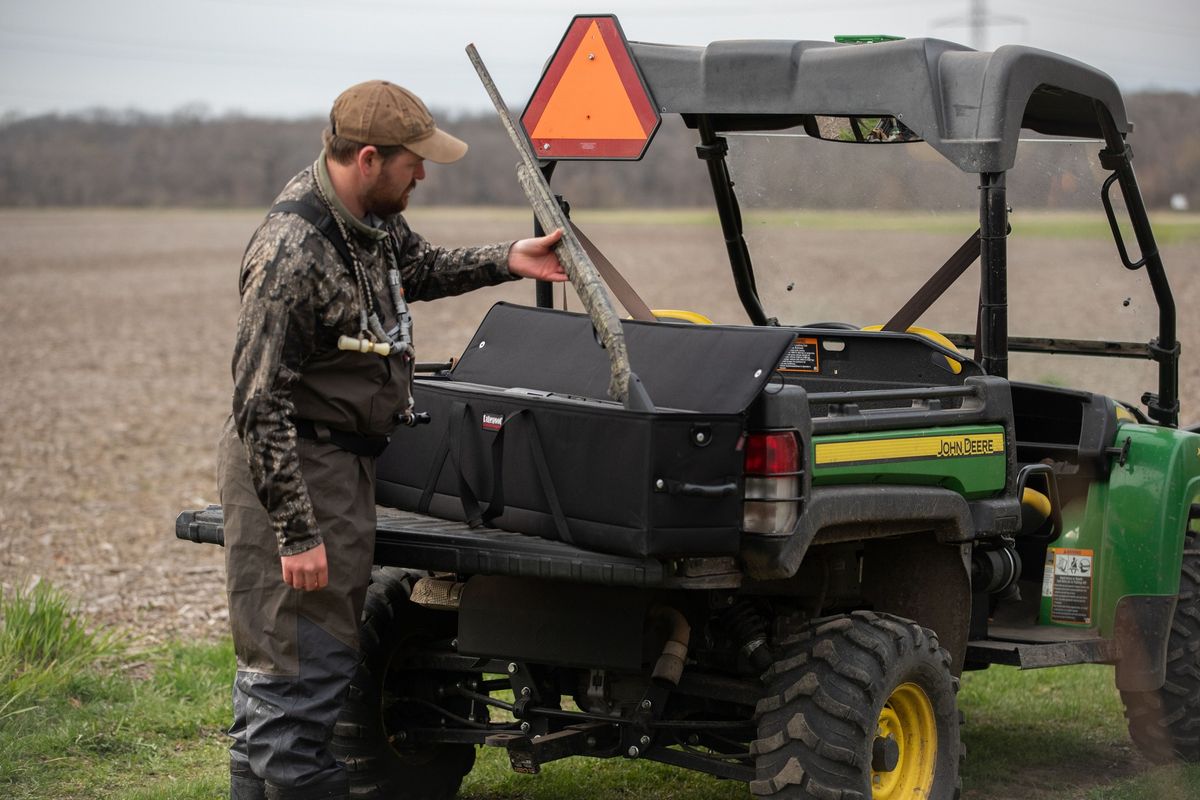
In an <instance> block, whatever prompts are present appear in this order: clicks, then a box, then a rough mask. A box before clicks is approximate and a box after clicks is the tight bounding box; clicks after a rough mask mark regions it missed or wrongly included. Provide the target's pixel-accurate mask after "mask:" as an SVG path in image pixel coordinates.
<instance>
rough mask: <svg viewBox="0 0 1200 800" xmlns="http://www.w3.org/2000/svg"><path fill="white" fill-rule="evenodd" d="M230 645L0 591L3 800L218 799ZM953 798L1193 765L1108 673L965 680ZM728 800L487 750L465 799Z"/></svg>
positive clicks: (1110, 791) (1156, 773) (1096, 787)
mask: <svg viewBox="0 0 1200 800" xmlns="http://www.w3.org/2000/svg"><path fill="white" fill-rule="evenodd" d="M233 670H234V663H233V654H232V648H231V647H230V645H229V644H228V643H225V644H219V645H213V644H182V643H173V644H170V645H167V646H165V647H162V648H158V649H156V650H152V651H148V652H147V651H141V652H138V651H136V650H132V649H130V648H128V647H126V646H123V645H121V644H118V643H117V641H116V639H115V638H114V637H113V636H112V635H103V634H100V635H98V634H96V633H94V632H91V631H89V630H87V628H86V627H85V626H84V625H83V624H82V623H81V622H80V617H79V616H78V615H77V614H76V613H75V612H74V610H73V609H72V606H71V604H70V602H69V601H68V600H67V599H66V598H65V597H64V596H63V595H62V594H61V593H59V592H56V591H54V590H53V589H51V588H50V587H46V586H39V587H35V588H33V589H31V590H28V591H20V592H15V593H12V594H10V595H8V596H4V597H0V797H4V798H6V800H9V799H11V800H34V799H35V798H36V799H37V800H51V799H53V800H93V799H95V800H214V799H215V798H221V797H226V796H227V792H228V788H227V787H228V778H227V772H226V769H227V768H226V764H227V762H226V754H225V748H226V746H227V742H226V740H225V737H224V736H223V734H222V731H223V729H224V727H225V726H226V725H227V724H228V713H229V711H228V702H229V686H230V682H231V680H232V677H233ZM959 701H960V706H961V708H962V709H963V712H964V714H965V715H966V721H967V722H966V727H965V728H964V734H963V739H964V743H965V745H966V747H967V752H968V758H967V760H966V765H965V767H964V771H963V779H964V785H965V789H966V791H965V794H964V800H998V799H999V798H1014V797H1015V798H1021V800H1049V798H1067V799H1068V800H1142V799H1143V798H1150V797H1153V798H1162V800H1184V798H1194V797H1197V796H1200V766H1190V767H1186V768H1183V767H1159V768H1150V767H1148V766H1147V765H1146V764H1145V762H1144V761H1142V760H1141V759H1140V758H1138V757H1137V756H1136V755H1134V753H1133V750H1132V746H1131V745H1130V744H1129V741H1128V738H1127V735H1126V732H1125V727H1124V722H1123V720H1122V716H1121V706H1120V701H1119V699H1118V697H1117V695H1116V691H1115V690H1114V689H1113V685H1112V669H1111V668H1107V667H1093V666H1087V667H1068V668H1058V669H1051V670H1041V671H1037V672H1026V673H1021V672H1018V671H1016V670H1013V669H1008V668H993V669H991V670H988V671H985V672H979V673H968V674H967V675H966V676H965V677H964V680H963V688H962V692H961V693H960V695H959ZM585 796H586V797H588V798H590V800H627V799H628V798H633V797H646V798H659V799H660V800H673V799H674V798H680V799H681V800H682V798H689V799H692V798H694V799H695V800H732V798H747V797H748V796H749V795H748V793H747V791H746V789H745V787H744V786H742V785H740V784H735V783H730V782H727V781H720V780H717V779H714V778H710V777H708V776H705V775H700V774H696V773H690V772H685V771H682V770H678V769H675V768H672V767H667V766H664V765H660V764H654V763H650V762H644V761H628V760H625V759H614V760H611V761H596V760H591V759H568V760H565V761H561V762H556V763H552V764H548V765H546V766H545V767H544V768H543V771H542V774H541V775H537V776H530V775H518V774H515V773H513V772H512V771H511V770H510V769H509V765H508V760H507V758H506V756H505V755H504V753H503V752H501V751H498V750H496V749H494V748H483V749H481V750H480V751H479V759H478V761H477V763H476V767H475V770H474V771H473V772H472V773H471V775H470V776H468V778H467V780H466V782H465V783H464V786H463V791H462V797H464V798H468V799H469V800H509V799H510V798H511V799H515V798H527V799H528V800H552V799H557V798H564V797H585Z"/></svg>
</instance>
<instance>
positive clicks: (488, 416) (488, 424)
mask: <svg viewBox="0 0 1200 800" xmlns="http://www.w3.org/2000/svg"><path fill="white" fill-rule="evenodd" d="M482 424H483V429H484V430H485V431H498V430H500V428H502V427H503V426H504V415H503V414H496V413H493V412H491V411H485V412H484V414H483V423H482Z"/></svg>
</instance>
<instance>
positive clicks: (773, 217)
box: [416, 205, 1200, 250]
mask: <svg viewBox="0 0 1200 800" xmlns="http://www.w3.org/2000/svg"><path fill="white" fill-rule="evenodd" d="M416 213H418V214H419V215H420V216H421V217H424V218H427V219H435V218H443V217H453V218H455V219H470V218H478V219H488V220H514V221H516V220H528V219H529V218H530V213H531V212H530V211H528V210H527V209H523V208H486V207H462V208H460V207H450V206H438V207H433V208H427V209H420V210H418V212H416ZM573 218H574V219H575V220H576V221H577V222H578V223H579V224H580V226H581V227H583V228H584V229H585V230H586V229H587V228H588V226H590V225H625V226H644V225H655V226H667V225H669V226H699V227H712V228H716V227H718V226H719V225H720V221H719V219H718V218H717V212H716V210H715V209H712V208H708V207H704V208H665V209H658V208H655V209H625V208H609V209H603V208H602V209H591V210H588V209H579V210H578V211H577V212H576V213H575V214H573ZM743 218H744V222H745V227H746V230H747V232H749V233H752V232H753V231H754V230H755V229H756V228H796V229H798V230H822V231H892V232H897V233H934V234H955V235H961V236H963V237H965V236H966V235H967V234H968V233H970V232H971V231H972V230H973V229H974V227H976V226H977V225H978V224H979V222H978V220H979V217H978V215H977V214H976V213H975V212H974V211H966V212H939V213H931V212H927V211H911V212H897V211H860V210H844V211H837V210H835V211H822V210H813V209H753V210H751V209H743ZM1011 221H1012V226H1013V232H1012V235H1013V236H1014V237H1017V238H1021V237H1030V238H1048V239H1100V240H1103V241H1109V240H1111V238H1112V234H1111V233H1110V231H1109V227H1108V220H1107V218H1106V217H1105V216H1104V212H1103V210H1102V209H1101V208H1100V206H1099V205H1097V206H1096V209H1095V210H1094V211H1090V212H1084V211H1043V210H1036V209H1029V210H1021V209H1018V210H1017V211H1016V212H1015V213H1014V214H1013V216H1012V220H1011ZM1151 222H1152V223H1153V225H1154V233H1155V238H1156V239H1157V241H1158V243H1159V244H1160V245H1169V244H1178V243H1184V242H1194V241H1197V240H1200V214H1175V213H1166V212H1160V213H1156V214H1153V215H1151ZM1124 236H1125V240H1126V242H1127V243H1128V244H1129V245H1130V246H1131V247H1133V248H1134V249H1135V250H1136V243H1135V241H1134V238H1133V234H1132V233H1130V232H1129V231H1128V230H1126V231H1125V233H1124Z"/></svg>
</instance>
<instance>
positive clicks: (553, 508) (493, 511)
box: [417, 400, 575, 544]
mask: <svg viewBox="0 0 1200 800" xmlns="http://www.w3.org/2000/svg"><path fill="white" fill-rule="evenodd" d="M521 418H524V421H523V423H522V424H527V425H528V428H529V435H528V441H529V448H530V454H531V455H532V456H533V465H534V469H535V470H536V471H537V476H538V483H539V484H540V485H541V489H542V494H543V496H544V497H545V498H546V505H547V506H548V507H549V508H550V514H551V516H553V517H554V528H555V530H556V531H557V533H558V538H559V540H560V541H563V542H566V543H567V544H574V543H575V541H574V537H572V536H571V528H570V525H568V524H567V516H566V514H564V513H563V510H562V504H561V503H560V502H559V500H558V490H557V489H555V488H554V478H553V476H552V475H551V473H550V465H549V463H547V461H546V452H545V450H544V449H543V448H542V440H541V437H540V436H539V435H538V429H537V422H536V421H535V420H534V417H533V414H532V413H531V412H530V411H529V409H527V408H523V409H521V410H520V411H518V412H516V413H515V414H512V415H511V416H509V417H508V419H506V420H505V421H504V424H503V425H501V426H500V430H498V431H497V432H496V438H495V439H494V440H493V441H492V448H491V450H492V452H491V455H492V497H491V499H490V500H489V501H488V507H487V509H482V508H481V507H480V505H479V497H478V495H477V494H476V493H475V490H474V489H473V488H472V487H471V484H470V482H469V481H468V480H467V476H466V473H465V472H464V471H463V463H464V462H463V426H464V425H469V424H471V422H472V421H473V420H474V415H473V414H472V413H471V407H470V405H469V404H467V403H465V402H463V401H461V400H458V401H455V402H453V403H451V405H450V424H449V425H448V426H447V430H446V435H445V436H444V437H442V443H441V445H440V446H439V447H438V452H439V455H437V456H435V457H434V459H433V462H434V465H435V467H434V468H433V469H431V470H430V471H429V477H428V479H427V480H426V481H425V487H424V489H423V490H422V492H421V499H420V500H419V501H418V502H417V511H418V512H419V513H421V514H427V513H429V506H430V504H431V503H432V502H433V495H434V492H435V490H436V487H437V482H438V478H440V477H441V474H442V470H443V469H444V468H445V466H446V460H447V459H449V461H450V465H451V467H453V469H454V473H455V475H456V476H457V478H458V495H459V500H460V501H461V502H462V508H463V516H464V517H466V520H467V524H468V525H470V526H471V527H472V528H480V527H484V526H487V527H489V528H491V527H495V525H494V521H495V519H496V518H497V517H499V516H500V515H501V514H503V513H504V446H505V445H504V442H505V431H507V430H508V429H509V428H510V427H511V426H512V424H513V422H515V421H516V420H517V419H521Z"/></svg>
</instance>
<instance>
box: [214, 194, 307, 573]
mask: <svg viewBox="0 0 1200 800" xmlns="http://www.w3.org/2000/svg"><path fill="white" fill-rule="evenodd" d="M297 223H299V224H297ZM317 239H319V236H318V235H317V234H316V232H315V231H314V230H313V229H312V228H311V226H309V225H308V224H307V223H306V222H303V221H302V220H300V219H299V218H298V217H295V216H293V215H291V214H287V215H282V216H278V217H272V218H269V219H268V220H267V221H266V222H265V223H263V225H262V227H260V228H259V230H258V231H257V232H256V234H255V236H254V238H253V240H252V241H251V244H250V247H249V249H248V250H247V251H246V256H245V258H244V259H243V261H242V275H241V293H242V306H241V313H240V315H239V316H238V326H237V338H236V341H235V342H234V350H233V382H234V392H233V420H234V424H235V425H236V427H237V432H238V436H239V437H240V438H241V440H242V442H243V443H244V445H245V447H246V453H247V456H248V458H249V462H250V477H251V479H252V480H253V483H254V488H255V490H256V492H257V493H258V498H259V500H260V501H262V504H263V507H264V508H266V510H267V514H268V516H269V517H270V519H271V524H272V527H273V528H274V529H275V535H276V538H277V539H278V541H279V553H280V555H284V556H288V555H295V554H296V553H302V552H304V551H305V550H309V549H311V548H313V547H316V546H317V545H319V544H320V543H321V535H320V531H319V530H318V527H317V521H316V517H315V516H314V514H313V508H312V501H311V499H310V498H309V495H308V488H307V486H305V483H304V479H303V477H302V476H301V473H300V456H299V453H298V452H297V449H296V427H295V424H294V423H293V422H292V416H293V413H294V411H295V407H294V405H293V404H292V401H291V387H292V385H293V384H294V383H295V382H296V380H297V378H298V377H299V370H300V368H301V365H302V364H303V363H304V361H305V360H306V359H307V358H308V357H309V356H310V355H311V354H312V352H313V350H314V347H315V342H316V336H317V330H316V329H317V321H318V315H317V311H316V307H317V305H318V299H317V296H316V295H317V292H316V289H317V287H316V284H317V282H318V281H317V279H316V275H317V274H318V271H317V270H316V269H315V268H314V265H315V263H318V259H320V258H322V257H324V252H323V251H324V248H323V247H322V246H321V243H320V242H319V241H317Z"/></svg>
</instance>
